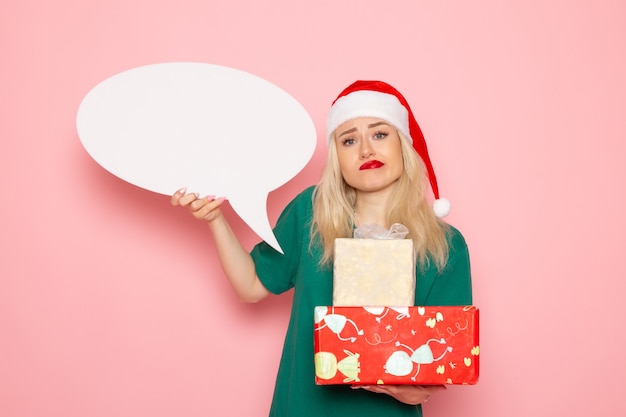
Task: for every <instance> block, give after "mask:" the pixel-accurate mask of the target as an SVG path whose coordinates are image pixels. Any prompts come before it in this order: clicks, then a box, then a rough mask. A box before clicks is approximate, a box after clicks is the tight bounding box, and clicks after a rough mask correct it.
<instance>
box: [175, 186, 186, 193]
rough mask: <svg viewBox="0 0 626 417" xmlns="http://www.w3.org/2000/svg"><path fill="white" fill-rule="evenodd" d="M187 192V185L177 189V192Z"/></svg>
mask: <svg viewBox="0 0 626 417" xmlns="http://www.w3.org/2000/svg"><path fill="white" fill-rule="evenodd" d="M186 192H187V187H183V188H181V189H180V190H178V191H177V193H183V194H185V193H186Z"/></svg>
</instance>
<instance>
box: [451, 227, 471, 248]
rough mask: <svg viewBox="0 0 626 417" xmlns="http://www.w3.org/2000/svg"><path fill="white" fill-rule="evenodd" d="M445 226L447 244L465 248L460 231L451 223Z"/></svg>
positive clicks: (463, 238)
mask: <svg viewBox="0 0 626 417" xmlns="http://www.w3.org/2000/svg"><path fill="white" fill-rule="evenodd" d="M446 228H447V239H448V245H450V246H451V247H452V248H465V247H467V242H466V241H465V237H464V236H463V234H462V233H461V231H460V230H459V229H457V228H456V227H455V226H452V225H451V224H449V223H447V224H446Z"/></svg>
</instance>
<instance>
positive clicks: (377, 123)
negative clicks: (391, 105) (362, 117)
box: [367, 122, 389, 129]
mask: <svg viewBox="0 0 626 417" xmlns="http://www.w3.org/2000/svg"><path fill="white" fill-rule="evenodd" d="M380 125H387V126H389V123H387V122H376V123H372V124H371V125H367V127H368V128H369V129H371V128H373V127H376V126H380Z"/></svg>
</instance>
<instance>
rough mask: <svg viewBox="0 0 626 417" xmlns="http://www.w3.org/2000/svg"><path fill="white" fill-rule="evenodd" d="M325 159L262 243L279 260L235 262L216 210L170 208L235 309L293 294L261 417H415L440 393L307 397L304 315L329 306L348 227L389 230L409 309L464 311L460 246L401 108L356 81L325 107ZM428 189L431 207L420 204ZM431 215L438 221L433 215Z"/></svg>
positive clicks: (237, 252)
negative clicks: (196, 232) (265, 415)
mask: <svg viewBox="0 0 626 417" xmlns="http://www.w3.org/2000/svg"><path fill="white" fill-rule="evenodd" d="M327 139H328V159H327V163H326V166H325V168H324V171H323V174H322V178H321V180H320V182H319V183H318V185H317V186H315V187H310V188H308V189H306V190H304V191H303V192H302V193H300V194H299V195H298V196H297V197H296V198H295V199H294V200H293V201H292V202H291V203H289V205H288V206H287V207H286V208H285V210H284V211H283V213H282V214H281V216H280V218H279V219H278V221H277V224H276V227H275V229H274V233H275V235H276V238H277V240H278V242H279V244H280V246H281V248H283V250H284V254H280V253H278V252H277V251H275V250H274V249H273V248H271V247H270V246H269V245H267V244H266V243H264V242H261V243H259V244H258V245H257V246H256V247H255V248H254V249H253V250H252V252H251V253H248V252H246V251H245V250H244V249H243V247H242V246H241V245H240V243H239V241H238V240H237V238H236V236H235V235H234V233H233V232H232V230H231V229H230V227H229V225H228V223H227V221H226V220H225V218H224V216H223V215H222V213H221V211H220V208H219V207H220V205H221V204H222V203H223V201H224V200H223V199H214V198H207V197H204V198H199V196H197V195H196V194H193V193H187V192H186V190H184V189H183V190H180V191H178V192H176V193H175V194H174V195H173V196H172V199H171V203H172V204H173V205H181V206H184V207H187V208H188V209H189V211H190V212H191V213H192V214H193V216H194V217H196V218H197V219H200V220H203V221H205V222H207V223H208V225H209V229H210V230H211V232H212V233H213V237H214V240H215V246H216V248H217V252H218V256H219V259H220V261H221V264H222V267H223V269H224V272H225V274H226V276H227V277H228V279H229V281H230V283H231V285H232V287H233V288H234V290H235V292H236V293H237V295H238V297H239V298H240V299H241V300H242V301H245V302H257V301H259V300H261V299H263V298H265V297H267V296H268V295H269V294H280V293H283V292H285V291H288V290H291V289H293V290H294V297H293V306H292V311H291V318H290V321H289V326H288V330H287V335H286V338H285V344H284V348H283V352H282V359H281V362H280V368H279V370H278V376H277V379H276V387H275V391H274V398H273V401H272V408H271V411H270V415H271V416H281V417H282V416H294V417H307V416H315V417H322V416H341V417H349V416H387V417H394V416H421V415H422V410H421V404H422V403H423V402H425V401H426V400H427V399H428V398H429V397H430V396H431V395H432V394H433V393H435V392H437V391H441V390H444V389H445V387H443V386H417V385H372V386H361V387H358V389H357V388H356V387H350V386H343V385H340V386H317V385H315V382H314V381H315V372H314V361H313V357H314V353H313V327H314V316H313V310H314V307H315V306H326V305H332V253H333V244H334V240H335V238H340V237H342V238H343V237H352V232H353V230H354V228H355V227H358V226H359V225H362V224H378V225H382V226H385V227H387V228H389V227H390V226H391V225H392V224H393V223H401V224H403V225H405V226H406V227H407V228H408V229H409V235H408V236H407V237H408V238H411V239H413V241H414V246H415V249H416V254H417V267H416V275H417V281H418V285H417V286H416V287H417V288H416V292H415V304H416V305H471V304H472V290H471V278H470V264H469V255H468V250H467V246H466V243H465V240H464V238H463V236H462V235H461V234H460V233H459V231H458V230H457V229H455V228H454V227H452V226H450V225H448V224H446V223H444V222H443V221H442V220H440V219H439V218H438V215H439V216H441V215H445V212H446V211H447V207H446V201H445V200H439V190H438V187H437V182H436V177H435V174H434V171H433V169H432V165H431V162H430V158H429V156H428V152H427V148H426V143H425V141H424V138H423V135H422V132H421V130H420V128H419V126H418V124H417V122H416V121H415V118H414V117H413V114H412V112H411V109H410V107H409V105H408V103H407V102H406V100H405V98H404V97H403V96H402V95H401V94H400V93H399V92H398V91H397V90H396V89H395V88H393V87H392V86H390V85H388V84H386V83H384V82H380V81H357V82H355V83H354V84H352V85H350V86H349V87H348V88H346V89H345V90H344V91H343V92H342V93H341V94H340V95H339V97H338V98H337V99H336V100H335V101H334V102H333V105H332V106H331V109H330V111H329V116H328V126H327ZM428 183H430V185H431V188H432V190H433V194H434V195H435V198H436V201H435V205H434V206H431V205H430V204H429V203H428V202H427V199H426V190H427V186H428ZM436 212H439V213H438V214H436Z"/></svg>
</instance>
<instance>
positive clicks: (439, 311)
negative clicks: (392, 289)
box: [314, 306, 480, 385]
mask: <svg viewBox="0 0 626 417" xmlns="http://www.w3.org/2000/svg"><path fill="white" fill-rule="evenodd" d="M314 316H315V327H314V344H315V357H314V361H315V383H316V384H318V385H332V384H350V385H371V384H419V385H430V384H476V383H477V382H478V370H479V357H480V348H479V343H478V308H476V307H475V306H458V307H451V306H443V307H442V306H439V307H434V306H431V307H422V306H409V307H337V306H319V307H315V314H314Z"/></svg>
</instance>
